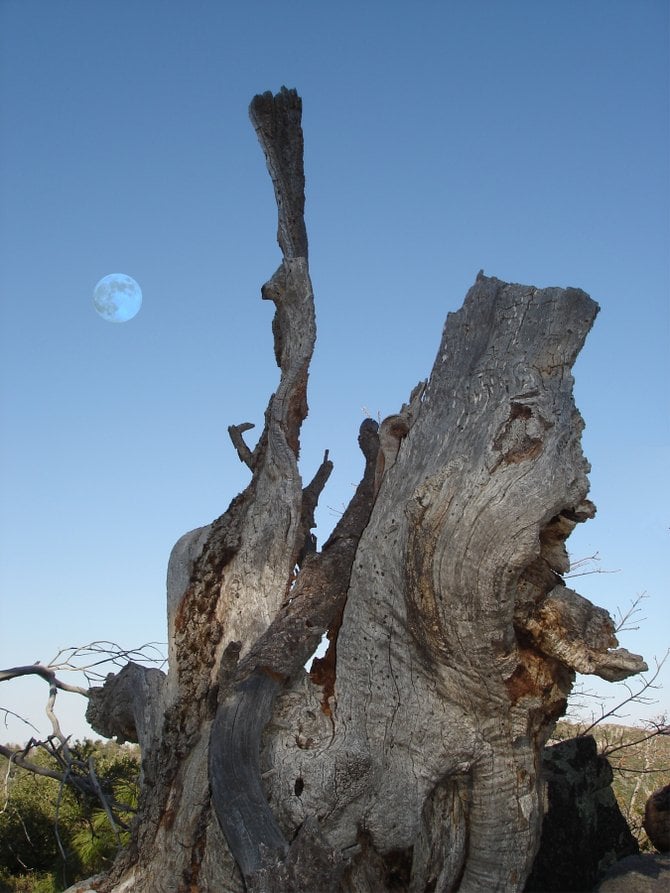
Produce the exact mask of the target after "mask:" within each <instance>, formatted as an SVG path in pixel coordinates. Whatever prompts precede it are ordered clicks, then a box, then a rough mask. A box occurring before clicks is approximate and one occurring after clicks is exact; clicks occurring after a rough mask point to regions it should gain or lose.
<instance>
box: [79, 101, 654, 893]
mask: <svg viewBox="0 0 670 893" xmlns="http://www.w3.org/2000/svg"><path fill="white" fill-rule="evenodd" d="M300 117H301V103H300V99H299V97H298V96H297V94H296V93H295V92H294V91H289V90H286V89H282V91H281V92H280V93H279V94H277V95H276V96H274V97H273V96H272V95H271V94H269V93H266V94H264V95H263V96H259V97H256V98H255V99H254V100H253V102H252V104H251V118H252V122H253V124H254V126H255V128H256V131H257V134H258V137H259V140H260V143H261V146H262V148H263V150H264V153H265V156H266V160H267V165H268V169H269V171H270V174H271V177H272V180H273V184H274V189H275V195H276V199H277V205H278V209H279V227H278V240H279V244H280V247H281V249H282V253H283V261H282V263H281V265H280V267H279V269H278V270H277V272H276V273H275V274H274V275H273V276H272V278H271V279H270V280H269V282H267V283H266V285H265V286H263V289H262V296H263V298H265V299H268V300H271V301H273V302H274V304H275V307H276V312H275V318H274V322H273V332H274V339H275V355H276V358H277V363H278V365H279V367H280V371H281V375H280V381H279V385H278V387H277V391H276V393H275V394H274V395H273V396H272V398H271V399H270V402H269V405H268V408H267V410H266V414H265V426H264V429H263V431H262V433H261V435H260V438H259V440H258V444H257V445H256V447H255V448H254V449H253V450H252V449H251V448H250V447H248V446H247V444H246V442H245V440H244V434H245V432H246V431H247V430H248V429H249V427H250V425H249V424H248V423H241V424H236V425H231V427H230V429H229V431H230V436H231V440H232V443H233V446H234V448H235V449H236V451H237V453H238V455H239V457H240V459H241V460H242V461H243V462H245V464H246V465H247V466H248V467H249V469H250V472H251V480H250V483H249V485H248V487H247V488H246V489H245V490H244V492H243V493H241V494H240V495H239V496H238V497H236V498H235V499H234V500H233V502H232V503H231V504H230V506H229V508H228V509H227V511H226V512H225V513H224V514H223V515H222V516H221V517H220V518H219V519H217V520H216V521H214V522H213V523H212V524H211V525H208V526H207V527H204V528H200V529H199V530H196V531H192V532H191V533H189V534H187V535H186V536H185V537H182V539H181V540H180V541H179V542H178V543H177V545H176V546H175V548H174V550H173V553H172V556H171V559H170V564H169V568H168V631H169V667H170V669H169V672H168V674H167V676H166V677H165V678H163V677H162V676H160V678H159V677H158V676H155V675H154V676H152V677H151V678H149V675H148V672H147V671H144V670H142V669H141V668H138V667H133V668H130V669H128V670H127V671H125V670H124V671H123V672H122V673H121V674H119V675H118V676H117V677H111V678H109V679H108V681H107V683H106V684H105V686H104V688H103V689H102V690H101V691H96V692H94V693H93V696H92V704H93V707H92V709H91V711H90V716H91V720H92V722H93V723H94V725H95V727H96V728H98V729H100V730H101V731H102V732H103V734H106V735H111V734H118V735H121V736H122V737H123V738H124V739H130V740H139V741H140V742H141V744H142V752H143V771H144V781H145V783H144V788H143V795H142V801H141V809H140V819H139V821H138V823H137V825H136V827H135V831H134V836H133V842H132V844H131V846H130V847H129V848H128V849H127V850H126V851H125V852H124V853H123V854H122V855H121V856H120V857H119V858H118V859H117V862H116V863H115V866H114V869H113V871H112V872H111V873H110V874H109V876H108V877H107V878H106V879H105V880H104V881H103V882H101V883H99V884H98V887H99V889H101V890H106V891H115V893H121V891H125V890H133V891H140V893H141V891H147V893H149V891H150V893H158V891H166V893H167V891H170V893H172V891H196V890H212V891H213V890H216V891H230V893H237V891H240V893H241V891H244V890H247V891H256V893H261V891H263V893H274V891H277V893H279V891H310V893H315V891H317V890H318V891H333V893H335V891H341V893H354V891H356V893H365V891H370V893H373V891H381V890H407V891H417V893H418V891H422V893H423V891H452V890H459V891H480V890H481V891H484V890H486V891H492V890H501V891H516V890H521V889H523V885H524V882H525V879H526V876H527V875H528V873H529V871H530V868H531V866H532V862H533V857H534V854H535V852H536V850H537V846H538V842H539V833H540V828H541V824H542V815H543V784H542V780H541V775H540V761H541V751H542V747H543V745H544V742H545V741H546V739H547V737H548V735H549V734H550V732H551V729H552V728H553V725H554V723H555V721H556V719H557V718H558V717H559V716H560V715H561V714H562V712H563V711H564V709H565V704H566V698H567V695H568V693H569V691H570V687H571V685H572V682H573V679H574V673H575V670H579V671H580V672H593V673H598V674H599V675H601V676H603V677H604V678H606V679H620V678H623V677H625V676H627V675H630V674H631V673H635V672H639V671H640V670H641V669H644V668H645V667H644V663H643V661H642V659H641V658H639V657H637V656H636V655H631V654H629V653H628V652H626V651H625V650H623V649H617V647H616V646H617V642H616V638H615V636H614V627H613V624H612V621H611V619H610V618H609V617H608V615H607V614H606V612H604V611H602V610H601V609H598V608H595V607H594V606H593V605H591V604H590V603H589V602H588V601H587V600H586V599H583V598H582V597H581V596H579V595H578V594H577V593H574V592H572V591H571V590H570V589H568V588H567V587H565V585H564V582H563V577H562V575H563V574H564V573H565V571H566V570H567V569H568V566H569V563H568V560H567V554H566V552H565V546H564V542H565V539H566V538H567V536H568V535H569V534H570V532H571V530H572V529H573V528H574V526H575V525H576V524H577V523H580V522H582V521H584V520H587V519H588V518H590V517H592V516H593V514H594V511H595V509H594V507H593V505H592V504H591V503H590V502H589V501H588V500H587V493H588V480H587V476H586V474H587V470H588V465H587V463H586V461H585V459H584V457H583V455H582V452H581V446H580V435H581V430H582V427H583V423H582V420H581V417H580V416H579V413H578V412H577V410H576V408H575V406H574V401H573V397H572V384H573V380H572V377H571V372H570V370H571V367H572V364H573V362H574V360H575V358H576V356H577V353H578V352H579V350H580V348H581V347H582V344H583V342H584V339H585V337H586V335H587V333H588V331H589V329H590V327H591V325H592V323H593V320H594V318H595V315H596V312H597V305H596V304H595V303H594V302H593V301H592V300H591V299H590V298H589V297H588V295H586V294H585V293H584V292H582V291H579V290H577V289H565V290H564V289H558V288H550V289H542V290H541V289H536V288H533V287H531V286H521V285H510V284H507V283H504V282H500V281H499V280H497V279H493V278H488V277H486V276H484V275H483V274H480V275H479V276H478V277H477V281H476V282H475V284H474V286H473V287H472V289H471V290H470V292H469V293H468V295H467V297H466V299H465V303H464V305H463V307H462V309H461V310H460V311H458V312H457V313H454V314H450V315H449V317H448V319H447V323H446V325H445V329H444V334H443V338H442V343H441V345H440V348H439V351H438V355H437V358H436V361H435V364H434V366H433V369H432V372H431V374H430V377H429V378H428V380H427V381H426V382H422V383H421V384H420V385H419V386H417V387H416V388H415V389H414V391H413V392H412V394H411V395H410V398H409V400H408V402H407V404H404V405H403V406H402V407H401V408H400V410H399V412H398V413H397V414H395V415H393V416H391V417H389V418H388V419H386V420H384V422H382V424H381V426H380V427H379V429H378V427H377V425H376V423H374V422H373V421H371V420H366V421H365V422H364V423H363V425H362V426H361V431H360V433H359V444H360V447H361V450H362V452H363V456H364V460H365V470H364V473H363V477H362V480H361V483H360V485H359V487H358V489H357V491H356V493H355V495H354V497H353V499H352V502H351V504H350V505H349V507H348V508H347V510H346V511H345V513H344V515H343V516H342V518H341V519H340V522H339V524H338V525H337V527H336V528H335V530H334V531H333V533H332V534H331V536H330V537H329V539H328V540H327V542H326V543H325V544H324V546H323V548H322V549H321V550H320V551H317V550H316V544H315V540H314V537H313V535H312V533H311V531H312V528H313V526H314V510H315V507H316V504H317V501H318V497H319V494H320V493H321V490H322V489H323V487H324V485H325V483H326V481H327V478H328V475H329V473H330V470H331V467H332V466H331V463H330V460H329V459H328V454H327V453H326V455H325V457H324V461H323V463H322V465H321V467H320V468H319V470H318V471H317V473H316V475H315V476H314V478H313V480H312V481H311V483H309V484H308V485H306V486H303V483H302V479H301V476H300V473H299V470H298V456H299V434H300V427H301V424H302V421H303V420H304V418H305V416H306V414H307V401H306V386H307V377H308V369H309V362H310V358H311V355H312V350H313V347H314V340H315V324H314V304H313V296H312V288H311V284H310V279H309V270H308V263H307V236H306V231H305V225H304V217H303V212H304V172H303V138H302V129H301V124H300ZM324 633H327V635H328V639H329V648H328V651H327V653H326V654H325V656H324V657H323V658H321V659H320V660H315V661H314V662H313V664H312V667H311V672H309V673H307V672H305V670H304V669H303V666H304V664H305V662H306V661H307V660H308V659H309V657H310V655H312V654H313V652H314V650H315V647H316V645H317V644H318V642H319V641H320V639H321V637H322V636H323V634H324Z"/></svg>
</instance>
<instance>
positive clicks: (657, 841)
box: [642, 784, 670, 853]
mask: <svg viewBox="0 0 670 893" xmlns="http://www.w3.org/2000/svg"><path fill="white" fill-rule="evenodd" d="M642 826H643V828H644V830H645V831H646V832H647V837H648V838H649V840H651V842H652V843H653V844H654V846H655V847H656V849H657V850H658V851H659V853H667V852H668V851H670V784H666V786H665V787H664V788H660V789H659V790H658V791H654V793H653V794H652V795H651V797H650V798H649V799H648V800H647V805H646V806H645V808H644V821H643V823H642Z"/></svg>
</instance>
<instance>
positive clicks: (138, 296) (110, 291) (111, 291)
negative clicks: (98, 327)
mask: <svg viewBox="0 0 670 893" xmlns="http://www.w3.org/2000/svg"><path fill="white" fill-rule="evenodd" d="M93 306H94V307H95V309H96V311H97V312H98V313H99V314H100V316H101V317H102V318H103V319H106V320H107V321H108V322H128V320H129V319H132V318H133V317H134V316H136V315H137V313H138V311H139V309H140V307H141V306H142V289H141V288H140V287H139V285H138V284H137V282H135V280H134V279H133V278H132V276H126V274H125V273H110V274H109V276H103V278H102V279H101V280H100V282H98V284H97V285H96V287H95V289H94V290H93Z"/></svg>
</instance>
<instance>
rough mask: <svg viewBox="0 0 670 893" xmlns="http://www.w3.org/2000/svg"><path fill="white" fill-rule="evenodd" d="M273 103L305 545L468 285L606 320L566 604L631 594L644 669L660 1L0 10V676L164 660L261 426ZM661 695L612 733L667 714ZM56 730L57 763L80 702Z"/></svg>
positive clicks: (22, 691) (648, 609)
mask: <svg viewBox="0 0 670 893" xmlns="http://www.w3.org/2000/svg"><path fill="white" fill-rule="evenodd" d="M283 84H285V85H287V86H289V87H295V88H297V89H298V91H299V93H300V94H301V95H302V97H303V102H304V117H303V125H304V131H305V141H306V150H305V165H306V175H307V226H308V234H309V239H310V260H311V272H312V279H313V282H314V287H315V293H316V301H317V322H318V327H319V334H318V341H317V349H316V355H315V359H314V364H313V368H312V375H311V379H310V407H311V412H310V416H309V418H308V420H307V423H306V426H305V430H304V440H303V462H302V468H303V474H304V476H305V477H306V478H309V477H311V475H312V474H313V472H314V470H315V469H316V467H317V466H318V463H319V461H320V459H321V457H322V455H323V451H324V449H326V448H328V449H329V450H330V451H331V457H332V458H333V460H334V462H335V472H334V474H333V477H332V478H331V482H330V483H329V485H328V488H327V490H326V492H325V494H324V496H323V497H322V503H323V505H322V509H321V513H320V515H319V528H318V530H317V531H316V533H317V535H318V536H319V539H320V541H321V542H323V539H324V538H325V536H326V534H327V532H328V528H329V525H332V523H333V521H334V519H335V517H336V513H337V512H338V511H340V510H341V507H342V505H343V504H344V503H346V502H348V500H349V498H350V496H351V494H352V487H353V485H354V484H355V483H356V482H357V481H358V479H359V476H360V472H361V468H362V462H361V458H360V455H359V453H358V450H357V447H356V435H357V430H358V426H359V424H360V422H361V420H362V418H363V417H364V412H365V411H367V412H368V413H369V414H371V415H373V416H377V414H380V415H381V416H382V417H383V416H384V415H387V414H388V413H390V412H394V411H396V410H397V409H398V407H399V406H400V404H401V403H402V402H403V400H405V399H406V398H407V396H408V395H409V392H410V390H411V388H412V387H413V386H414V385H415V384H416V382H417V381H418V380H419V379H421V378H424V377H425V376H426V375H427V374H428V372H429V371H430V368H431V365H432V362H433V358H434V354H435V351H436V349H437V345H438V343H439V338H440V334H441V329H442V324H443V321H444V318H445V316H446V314H447V312H448V311H450V310H455V309H457V308H458V307H459V306H460V304H461V302H462V300H463V297H464V295H465V292H466V290H467V289H468V288H469V286H470V285H471V284H472V282H473V281H474V279H475V276H476V274H477V271H478V270H479V269H480V268H483V269H484V270H485V272H486V273H487V274H489V275H495V276H498V277H500V278H502V279H507V280H510V281H516V282H523V283H528V284H533V285H537V286H550V285H558V286H577V287H580V288H583V289H584V290H585V291H587V292H589V293H590V294H591V295H592V297H593V298H595V299H596V300H597V301H598V302H599V303H600V305H601V308H602V309H601V313H600V315H599V316H598V318H597V320H596V325H595V328H594V330H593V331H592V333H591V335H590V336H589V338H588V340H587V343H586V346H585V348H584V351H583V353H582V355H581V357H580V358H579V360H578V363H577V366H576V370H575V375H576V387H575V393H576V399H577V404H578V407H579V408H580V410H581V412H582V414H583V416H584V418H585V420H586V424H587V428H586V431H585V433H584V447H585V452H586V454H587V456H588V457H589V459H590V461H591V463H592V465H593V471H592V474H591V482H592V492H591V496H592V498H593V500H594V501H595V502H596V504H597V505H598V515H597V517H596V519H595V520H594V521H591V522H589V523H588V524H587V525H584V526H583V528H581V529H579V530H578V531H577V532H576V533H575V534H574V535H573V537H572V538H571V540H570V542H569V545H570V547H571V552H572V554H573V556H574V557H576V558H581V557H585V556H587V555H591V554H593V553H595V552H598V553H599V554H600V556H601V559H602V561H601V567H602V568H603V569H607V570H618V573H613V574H606V575H605V574H602V575H596V576H588V577H584V578H581V579H579V580H577V581H575V588H577V589H578V590H579V591H580V592H582V594H584V595H586V596H587V597H589V598H591V599H592V600H593V601H594V602H596V603H598V604H601V605H603V606H604V607H606V608H608V609H609V610H610V611H612V612H615V611H616V609H617V607H621V608H625V607H627V605H628V604H629V602H630V600H631V599H633V598H635V596H636V595H637V594H639V593H641V592H646V593H647V594H648V596H649V598H648V600H647V602H646V604H645V609H644V616H645V617H646V618H647V619H646V621H644V622H643V623H642V625H641V627H640V629H639V631H638V632H631V633H627V634H625V635H623V636H622V644H623V645H624V646H626V647H628V648H629V649H630V650H632V651H636V652H641V653H643V654H644V655H645V656H646V657H647V659H648V660H649V662H650V663H652V662H653V658H654V656H655V655H656V656H657V657H660V656H661V655H662V654H663V653H664V651H665V650H666V648H667V647H668V645H670V612H669V610H668V595H667V576H668V573H667V565H668V552H669V549H668V546H669V545H670V543H669V537H670V533H669V528H670V508H669V504H670V498H669V497H670V494H669V492H668V466H669V456H668V443H669V434H668V417H669V412H668V409H669V403H668V389H669V388H668V385H669V376H668V372H669V359H668V357H669V346H670V332H669V301H670V297H669V296H670V275H669V262H668V247H669V244H670V233H669V170H668V167H669V164H668V161H669V140H668V4H667V2H666V0H637V2H633V0H561V2H560V3H559V2H553V3H550V2H545V3H538V2H535V0H524V2H521V0H504V2H503V0H500V2H494V0H488V2H483V0H467V2H466V0H453V2H448V0H443V2H437V0H432V2H428V0H415V2H413V3H411V4H410V3H408V2H394V0H368V2H361V0H356V2H352V0H341V2H339V3H337V4H326V3H319V2H314V0H309V2H307V0H292V2H285V3H279V2H276V0H272V2H270V0H267V2H259V0H247V2H245V3H241V2H240V3H229V2H225V0H197V2H186V0H183V2H177V0H160V2H159V0H114V2H109V0H105V2H103V0H59V2H53V0H42V2H38V0H0V195H1V203H2V207H1V209H0V292H1V298H2V317H1V334H0V365H1V368H0V372H1V382H2V383H1V388H2V390H1V392H0V398H1V423H2V432H1V436H0V476H1V480H0V484H1V492H2V497H1V499H2V502H1V509H0V537H1V540H0V598H1V600H2V601H1V611H2V614H1V618H0V666H3V667H7V666H12V665H15V664H19V663H31V662H33V661H36V660H42V661H48V660H49V659H50V658H51V657H52V656H53V654H54V653H55V652H56V650H57V649H58V648H59V647H61V646H67V645H75V644H83V643H85V642H89V641H91V640H94V639H102V638H104V639H112V640H114V641H116V642H119V643H121V644H123V645H126V646H129V647H130V646H135V645H138V644H140V643H142V642H145V641H165V638H166V630H165V619H164V618H165V585H164V580H165V571H166V565H167V559H168V555H169V552H170V549H171V547H172V545H173V544H174V542H175V541H176V540H177V539H178V538H179V536H181V535H182V534H183V533H185V532H186V531H187V530H189V529H191V528H193V527H196V526H199V525H201V524H204V523H207V522H209V521H210V520H212V519H213V518H215V517H217V516H218V515H219V514H221V512H222V511H223V510H224V509H225V508H226V507H227V505H228V503H229V501H230V500H231V498H232V497H233V496H235V495H236V493H237V492H239V490H240V489H241V488H242V487H243V486H244V485H245V483H246V481H247V479H248V473H247V470H246V469H245V467H244V466H242V465H241V464H240V462H239V460H238V458H237V456H236V454H235V452H234V450H233V448H232V447H231V445H230V443H229V441H228V437H227V433H226V428H227V426H228V425H229V424H231V423H240V422H244V421H252V422H256V423H257V424H259V425H260V423H261V422H262V415H263V410H264V408H265V405H266V401H267V398H268V396H269V394H270V393H271V392H272V390H273V388H274V387H275V385H276V382H277V374H278V373H277V369H276V367H275V364H274V357H273V350H272V335H271V330H270V323H271V317H272V307H270V306H269V305H268V304H267V303H265V302H262V301H261V300H260V286H261V284H262V283H263V282H264V281H265V280H266V279H267V278H268V277H269V276H270V275H271V274H272V273H273V272H274V270H275V268H276V266H277V264H278V262H279V260H280V253H279V249H278V247H277V244H276V239H275V233H276V209H275V205H274V198H273V192H272V186H271V182H270V179H269V176H268V174H267V172H266V170H265V164H264V160H263V157H262V153H261V150H260V148H259V146H258V144H257V142H256V137H255V134H254V132H253V129H252V127H251V125H250V123H249V121H248V118H247V107H248V103H249V101H250V99H251V97H252V96H253V95H254V94H255V93H258V92H263V91H265V90H272V91H276V90H278V89H279V88H280V87H281V86H282V85H283ZM114 272H120V273H126V274H128V275H130V276H132V277H134V278H135V279H136V280H137V281H138V282H139V284H140V286H141V288H142V291H143V294H144V303H143V306H142V309H141V311H140V313H139V314H138V316H137V317H136V318H135V319H133V320H132V321H130V322H128V323H125V324H113V323H109V322H105V321H104V320H102V319H101V318H100V317H99V316H97V315H96V313H95V311H94V309H93V306H92V293H93V289H94V286H95V284H96V283H97V281H98V280H99V279H100V278H101V277H102V276H104V275H106V274H108V273H114ZM669 670H670V668H666V671H665V673H664V679H665V689H664V691H663V692H661V693H659V697H660V699H661V703H660V704H658V705H656V706H654V707H651V708H648V709H647V710H646V711H643V712H642V714H641V715H647V716H648V715H654V714H658V713H659V712H660V711H661V710H662V709H665V710H670V672H669ZM72 681H74V680H72ZM602 688H603V689H605V688H607V689H610V690H612V687H611V686H605V685H604V684H603V686H602ZM612 693H613V694H614V692H613V691H612ZM45 695H46V692H45V691H44V686H43V684H42V683H40V682H39V680H31V681H26V682H24V683H22V684H17V683H3V688H2V689H1V690H0V704H2V705H4V706H6V707H10V708H11V709H14V710H16V711H18V712H21V713H24V714H28V715H29V716H30V718H31V719H32V720H33V721H34V722H35V723H36V724H37V725H38V727H39V728H40V729H41V730H42V732H46V731H48V727H47V724H46V722H45V720H44V718H43V703H44V700H45ZM80 701H81V703H79V702H80ZM59 703H60V704H61V714H62V716H63V717H64V726H65V729H66V731H72V732H73V733H74V734H75V735H82V734H84V733H85V731H86V727H85V726H84V724H83V721H82V719H81V717H82V714H83V707H84V706H85V705H84V703H83V699H77V698H76V696H60V698H59ZM635 715H636V713H635V711H633V717H634V716H635ZM28 734H30V731H29V730H27V729H26V727H22V726H17V725H16V724H15V723H10V724H9V725H8V727H7V728H6V729H3V728H1V727H0V739H4V740H17V739H24V738H26V737H27V735H28Z"/></svg>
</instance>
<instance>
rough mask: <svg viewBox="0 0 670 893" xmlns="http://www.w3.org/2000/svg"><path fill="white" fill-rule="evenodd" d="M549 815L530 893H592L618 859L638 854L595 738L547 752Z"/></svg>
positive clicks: (528, 886) (575, 740) (530, 880)
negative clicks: (552, 892) (573, 892)
mask: <svg viewBox="0 0 670 893" xmlns="http://www.w3.org/2000/svg"><path fill="white" fill-rule="evenodd" d="M543 771H544V774H545V777H546V780H547V796H548V810H547V812H546V814H545V817H544V822H543V825H542V839H541V842H540V850H539V852H538V854H537V857H536V859H535V863H534V865H533V870H532V872H531V875H530V877H529V878H528V881H527V883H526V887H525V890H526V891H527V893H531V891H533V893H550V891H560V893H572V891H590V890H593V888H594V887H595V885H596V884H597V883H598V881H599V880H600V879H601V877H602V876H603V874H604V872H605V871H606V870H607V869H608V868H609V866H610V865H612V864H613V863H614V862H616V861H617V860H618V859H621V858H623V857H624V856H628V855H631V854H636V853H637V852H638V849H639V848H638V844H637V841H636V840H635V838H634V837H633V835H632V834H631V832H630V829H629V828H628V825H627V823H626V820H625V819H624V817H623V815H622V814H621V811H620V809H619V807H618V805H617V802H616V799H615V797H614V792H613V791H612V788H611V783H612V777H613V775H612V768H611V766H610V764H609V763H608V762H607V760H606V759H605V757H602V756H599V755H598V752H597V748H596V742H595V740H594V739H593V738H592V737H591V736H585V737H583V738H572V739H570V740H569V741H562V742H561V743H560V744H556V745H554V746H553V747H547V748H545V751H544V763H543Z"/></svg>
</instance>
